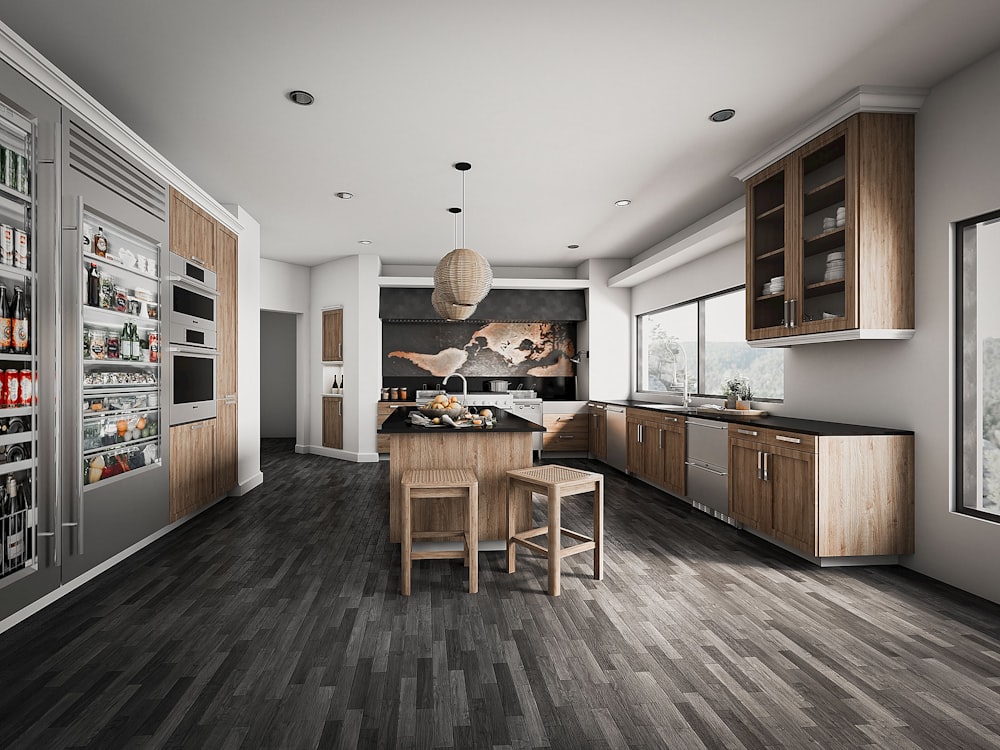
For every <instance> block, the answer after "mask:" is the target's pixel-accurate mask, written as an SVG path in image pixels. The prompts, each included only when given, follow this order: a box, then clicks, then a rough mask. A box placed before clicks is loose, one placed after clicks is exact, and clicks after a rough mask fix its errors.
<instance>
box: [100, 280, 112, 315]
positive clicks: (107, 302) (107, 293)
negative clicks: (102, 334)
mask: <svg viewBox="0 0 1000 750" xmlns="http://www.w3.org/2000/svg"><path fill="white" fill-rule="evenodd" d="M114 302H115V282H114V279H112V278H111V277H110V276H109V275H108V274H106V273H102V274H101V307H103V308H104V309H105V310H110V309H111V308H112V307H113V306H114Z"/></svg>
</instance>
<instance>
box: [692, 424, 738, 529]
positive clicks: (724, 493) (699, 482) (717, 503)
mask: <svg viewBox="0 0 1000 750" xmlns="http://www.w3.org/2000/svg"><path fill="white" fill-rule="evenodd" d="M685 463H686V464H687V496H688V499H689V500H691V502H692V503H694V504H695V506H696V507H697V506H701V510H707V511H709V512H712V511H715V512H714V513H713V515H718V514H721V515H723V516H726V517H727V518H728V516H729V424H728V423H727V422H716V421H713V420H709V419H698V418H696V417H688V418H687V461H685Z"/></svg>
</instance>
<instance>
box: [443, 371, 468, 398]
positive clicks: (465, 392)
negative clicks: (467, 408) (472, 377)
mask: <svg viewBox="0 0 1000 750" xmlns="http://www.w3.org/2000/svg"><path fill="white" fill-rule="evenodd" d="M453 377H455V378H458V379H459V380H461V381H462V404H463V405H464V404H466V403H468V401H469V381H467V380H466V379H465V376H464V375H462V374H461V373H460V372H453V373H452V374H451V375H449V376H448V377H446V378H445V379H444V382H443V383H442V384H441V385H443V386H447V385H448V381H449V380H451V379H452V378H453Z"/></svg>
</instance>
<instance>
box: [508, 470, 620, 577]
mask: <svg viewBox="0 0 1000 750" xmlns="http://www.w3.org/2000/svg"><path fill="white" fill-rule="evenodd" d="M533 492H538V493H540V494H545V495H546V496H547V498H548V523H547V524H546V525H545V526H536V527H534V528H530V529H525V530H520V531H519V530H518V529H517V528H516V518H517V505H518V495H519V494H524V493H526V494H527V497H528V502H529V503H530V502H531V494H532V493H533ZM583 492H593V493H594V536H593V537H589V536H586V535H584V534H581V533H579V532H576V531H571V530H569V529H566V528H563V526H562V522H561V505H562V499H563V498H564V497H570V496H572V495H578V494H580V493H583ZM543 534H547V535H548V545H549V546H548V547H543V546H542V545H540V544H538V543H536V542H533V541H531V540H532V539H533V538H534V537H537V536H541V535H543ZM563 534H565V535H566V536H568V537H570V538H572V539H576V540H577V541H578V542H579V543H578V544H574V545H573V546H571V547H566V548H563V547H562V544H561V536H562V535H563ZM518 544H520V545H521V546H523V547H526V548H528V549H530V550H533V551H535V552H538V553H539V554H542V555H544V556H546V557H547V558H548V561H549V594H551V595H552V596H559V575H560V564H561V561H562V558H564V557H569V556H570V555H578V554H580V553H581V552H588V551H589V550H594V580H597V581H599V580H601V579H602V578H603V577H604V570H603V563H602V555H603V549H604V475H603V474H598V473H596V472H592V471H582V470H580V469H571V468H569V467H568V466H559V465H556V464H548V465H545V466H533V467H531V468H528V469H513V470H511V471H508V472H507V572H508V573H513V572H514V571H515V568H516V564H517V559H516V558H517V552H516V545H518Z"/></svg>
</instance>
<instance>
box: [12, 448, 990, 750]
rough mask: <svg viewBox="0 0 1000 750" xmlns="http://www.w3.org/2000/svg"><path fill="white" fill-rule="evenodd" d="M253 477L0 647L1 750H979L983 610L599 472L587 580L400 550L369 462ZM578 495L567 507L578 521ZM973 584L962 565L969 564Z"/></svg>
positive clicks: (582, 521) (986, 614) (379, 467)
mask: <svg viewBox="0 0 1000 750" xmlns="http://www.w3.org/2000/svg"><path fill="white" fill-rule="evenodd" d="M290 448H291V445H290V444H286V443H282V442H280V441H274V442H272V441H266V446H265V452H264V456H263V470H264V474H265V477H266V480H267V481H266V483H265V485H264V486H263V487H260V488H258V489H257V490H254V492H252V493H251V494H249V495H247V496H246V497H244V498H242V499H234V500H229V501H226V502H224V503H221V504H219V505H217V506H216V507H214V508H212V509H211V510H209V511H208V512H206V513H204V514H203V515H202V516H201V517H199V518H197V519H195V520H194V521H193V522H191V523H189V524H187V525H185V526H184V527H183V528H182V529H179V530H178V531H177V532H175V533H173V534H171V535H169V536H168V537H166V538H164V539H162V540H160V541H158V542H157V543H156V544H154V545H152V546H151V547H149V548H147V549H146V550H144V551H142V552H140V553H139V554H137V555H135V556H133V557H132V558H131V559H129V560H128V561H126V562H125V563H123V564H122V565H120V566H118V567H117V568H115V569H114V570H112V571H110V572H109V573H107V574H105V575H104V576H102V577H101V578H99V579H97V580H95V581H93V582H91V583H90V584H88V585H86V586H85V587H83V588H81V589H80V590H78V591H76V592H74V593H72V594H71V595H69V596H68V597H66V598H64V599H62V600H61V601H60V602H58V603H57V604H55V605H54V606H52V607H50V608H48V609H47V610H45V611H44V612H42V613H40V614H39V615H37V616H35V617H34V618H31V619H30V620H28V621H26V622H25V623H22V624H21V625H19V626H18V627H16V628H14V629H12V630H11V631H9V632H8V633H6V634H4V635H2V636H0V676H2V681H0V684H2V686H3V689H2V690H0V747H2V748H10V749H13V748H46V749H48V748H67V747H72V748H145V747H169V748H313V747H317V748H335V747H364V748H368V747H387V748H396V747H421V748H422V747H454V748H474V747H475V748H478V747H504V748H505V747H511V748H513V747H557V748H603V747H638V748H641V747H645V748H702V747H705V748H723V747H724V748H779V747H781V748H804V747H818V748H863V747H877V748H893V749H895V748H934V749H935V750H937V749H939V748H998V747H1000V608H998V607H996V606H994V605H991V604H989V603H986V602H984V601H982V600H980V599H976V598H974V597H971V596H967V595H964V594H961V593H960V592H957V591H955V590H953V589H950V588H948V587H945V586H942V585H940V584H937V583H934V582H932V581H930V580H928V579H926V578H923V577H921V576H918V575H915V574H912V573H908V572H906V571H904V570H901V569H895V568H888V569H885V568H868V569H842V570H837V569H825V570H823V569H819V568H816V567H813V566H810V565H808V564H806V563H804V562H802V561H800V560H798V559H796V558H795V557H793V556H791V555H786V554H785V553H783V552H781V551H779V550H776V549H775V548H773V547H771V546H769V545H766V544H764V543H762V542H759V541H758V540H756V539H755V538H753V537H752V536H749V535H746V534H741V533H738V532H737V531H735V530H734V529H732V528H730V527H729V526H726V525H724V524H721V523H719V522H717V521H715V520H713V519H710V518H709V517H707V516H705V515H703V514H700V513H698V512H695V511H692V510H690V509H689V508H688V507H687V506H685V505H683V504H682V503H680V502H678V501H676V500H673V499H670V498H668V497H667V496H666V495H663V494H662V493H659V492H657V491H655V490H652V489H651V488H649V487H646V486H645V485H643V484H641V483H638V482H635V481H633V480H630V479H628V478H626V477H625V476H623V475H622V474H619V473H617V472H615V471H614V470H612V469H608V468H606V467H603V466H602V465H600V464H591V463H588V462H583V461H570V462H566V463H570V464H571V465H575V466H578V467H581V468H590V469H594V470H598V471H603V472H604V473H605V474H606V476H607V500H606V524H607V546H606V556H605V559H606V562H605V571H606V572H605V580H604V581H603V582H597V581H594V580H593V579H592V578H591V568H590V563H589V556H588V555H580V556H577V557H572V558H568V559H567V560H566V563H565V567H564V574H563V579H562V596H561V597H559V598H558V599H554V598H551V597H549V596H547V595H546V594H545V593H544V588H545V565H544V561H543V560H541V559H540V558H537V557H533V556H532V555H531V554H530V553H525V552H521V553H520V554H519V556H518V557H519V564H518V572H517V573H516V574H514V575H508V574H507V573H506V572H504V570H503V567H502V566H503V556H502V555H501V554H499V553H490V554H483V556H482V557H481V563H480V564H481V577H480V590H479V593H478V594H476V595H469V594H467V593H465V586H466V579H465V575H466V570H465V569H464V568H463V567H462V565H461V562H460V561H421V562H419V563H417V565H416V568H415V570H414V576H413V595H412V596H411V597H410V598H409V599H404V598H402V597H400V596H399V595H398V588H399V549H398V546H394V545H390V544H389V543H388V542H387V526H388V505H387V503H388V501H387V497H388V488H387V485H386V482H387V474H388V471H387V466H386V465H385V464H360V465H358V464H347V463H342V462H339V461H335V460H330V459H326V458H322V457H318V456H300V455H296V454H294V453H292V452H290ZM588 509H589V505H588V504H586V503H579V504H573V503H566V504H565V505H564V511H563V512H564V519H566V525H567V526H569V527H571V528H572V526H573V524H577V525H578V526H580V527H582V528H587V526H586V521H587V516H588ZM995 573H996V571H984V575H986V574H990V575H993V574H995Z"/></svg>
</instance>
